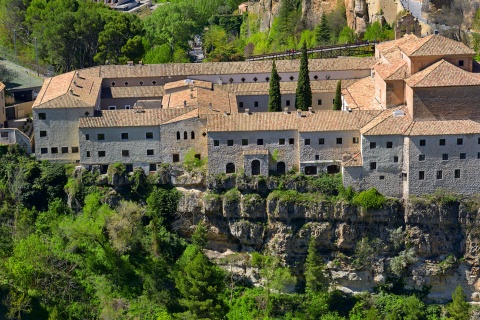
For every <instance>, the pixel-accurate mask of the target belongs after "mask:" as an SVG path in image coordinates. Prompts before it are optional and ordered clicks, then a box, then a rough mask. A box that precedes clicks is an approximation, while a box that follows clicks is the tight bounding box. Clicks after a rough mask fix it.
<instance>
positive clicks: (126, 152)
mask: <svg viewBox="0 0 480 320" xmlns="http://www.w3.org/2000/svg"><path fill="white" fill-rule="evenodd" d="M122 157H130V151H129V150H122Z"/></svg>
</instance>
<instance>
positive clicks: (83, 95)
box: [33, 71, 102, 108]
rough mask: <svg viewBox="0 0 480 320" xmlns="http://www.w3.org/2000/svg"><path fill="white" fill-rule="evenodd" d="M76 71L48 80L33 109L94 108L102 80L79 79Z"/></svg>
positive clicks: (96, 78) (92, 77)
mask: <svg viewBox="0 0 480 320" xmlns="http://www.w3.org/2000/svg"><path fill="white" fill-rule="evenodd" d="M76 75H77V73H76V72H75V71H72V72H68V73H64V74H62V75H59V76H56V77H53V78H48V79H46V80H45V82H44V83H43V86H42V89H40V92H39V93H38V96H37V99H36V100H35V103H34V104H33V108H78V107H85V106H94V105H95V103H96V101H97V97H98V94H99V92H100V87H101V83H102V80H101V79H100V78H98V77H94V76H89V77H81V76H80V77H77V76H76Z"/></svg>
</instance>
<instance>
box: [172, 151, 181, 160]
mask: <svg viewBox="0 0 480 320" xmlns="http://www.w3.org/2000/svg"><path fill="white" fill-rule="evenodd" d="M173 162H180V155H179V154H178V153H174V154H173Z"/></svg>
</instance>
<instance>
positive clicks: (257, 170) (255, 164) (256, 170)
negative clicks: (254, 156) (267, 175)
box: [252, 160, 260, 176]
mask: <svg viewBox="0 0 480 320" xmlns="http://www.w3.org/2000/svg"><path fill="white" fill-rule="evenodd" d="M259 174H260V161H258V160H253V161H252V176H258V175H259Z"/></svg>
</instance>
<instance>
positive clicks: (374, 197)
mask: <svg viewBox="0 0 480 320" xmlns="http://www.w3.org/2000/svg"><path fill="white" fill-rule="evenodd" d="M385 201H386V199H385V196H384V195H382V194H381V193H380V192H378V191H377V189H375V188H371V189H368V190H367V191H362V192H360V193H359V194H357V195H356V196H355V197H353V199H352V203H353V204H354V205H356V206H361V207H362V208H364V209H365V210H370V209H380V208H381V207H382V206H383V205H384V204H385Z"/></svg>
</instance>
